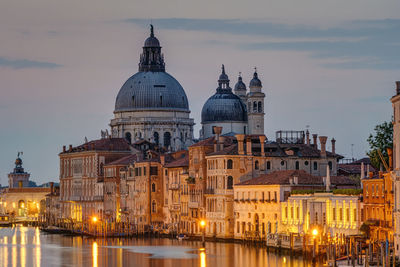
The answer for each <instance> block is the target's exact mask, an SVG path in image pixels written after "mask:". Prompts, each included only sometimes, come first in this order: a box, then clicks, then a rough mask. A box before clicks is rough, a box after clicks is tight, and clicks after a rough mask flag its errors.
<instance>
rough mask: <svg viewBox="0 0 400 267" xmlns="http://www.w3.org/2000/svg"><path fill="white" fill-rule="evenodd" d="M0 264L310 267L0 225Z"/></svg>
mask: <svg viewBox="0 0 400 267" xmlns="http://www.w3.org/2000/svg"><path fill="white" fill-rule="evenodd" d="M0 266H13V267H14V266H15V267H17V266H21V267H24V266H46V267H47V266H84V267H92V266H93V267H97V266H135V267H136V266H138V267H139V266H146V267H153V266H163V267H180V266H184V267H190V266H196V267H205V266H209V267H210V266H217V267H225V266H229V267H236V266H245V267H247V266H249V267H256V266H270V267H275V266H290V267H297V266H311V263H310V262H305V261H303V259H302V258H301V257H290V256H289V255H284V254H282V255H278V254H275V253H272V252H267V250H266V249H265V248H259V247H255V246H249V245H242V244H234V243H217V242H206V246H205V249H202V248H201V242H198V241H179V240H172V239H165V238H161V239H158V238H151V239H150V238H146V239H142V238H141V239H136V238H129V239H128V238H122V239H116V238H113V239H100V238H97V239H94V238H88V237H80V236H64V235H55V234H47V233H43V232H41V231H40V230H39V229H38V228H34V227H22V226H20V227H18V226H17V227H14V228H0Z"/></svg>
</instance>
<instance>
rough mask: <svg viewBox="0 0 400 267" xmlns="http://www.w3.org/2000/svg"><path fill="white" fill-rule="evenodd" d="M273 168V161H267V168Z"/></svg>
mask: <svg viewBox="0 0 400 267" xmlns="http://www.w3.org/2000/svg"><path fill="white" fill-rule="evenodd" d="M270 169H271V161H267V170H270Z"/></svg>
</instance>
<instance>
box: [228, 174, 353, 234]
mask: <svg viewBox="0 0 400 267" xmlns="http://www.w3.org/2000/svg"><path fill="white" fill-rule="evenodd" d="M356 186H357V185H356V183H355V182H354V181H352V180H351V179H347V178H345V177H337V176H329V175H328V176H327V177H321V176H313V175H311V174H309V173H307V172H305V171H304V170H282V171H274V172H272V173H269V174H263V175H260V176H259V177H257V178H254V179H251V180H248V181H244V182H241V183H239V184H236V185H235V186H234V197H235V199H234V200H235V203H234V214H235V220H236V226H235V228H236V229H235V238H239V239H247V238H262V239H265V238H266V237H267V236H270V237H271V234H282V233H283V234H288V233H303V231H300V229H301V227H303V225H300V222H301V224H302V223H304V222H303V219H302V220H301V221H300V222H299V221H298V220H297V221H293V218H294V215H293V213H291V215H293V218H291V217H288V214H287V210H288V208H289V210H290V211H293V208H292V207H295V208H297V207H298V204H293V202H296V201H297V200H296V201H295V200H293V197H292V195H293V194H296V192H308V193H310V192H314V191H321V190H326V189H327V188H329V190H331V189H336V188H341V189H344V188H346V189H348V188H351V189H354V188H356ZM306 196H307V195H306ZM307 197H308V196H307ZM314 202H316V201H314ZM304 207H305V208H307V207H308V206H307V205H305V206H304ZM296 212H297V213H296V218H299V216H300V217H302V218H303V217H304V216H305V215H306V214H308V213H307V212H306V211H305V210H301V209H300V210H299V209H296ZM314 214H315V213H313V216H314ZM320 217H321V218H322V217H324V215H323V213H320ZM313 219H314V221H311V223H313V222H315V221H316V222H318V218H314V217H313ZM319 222H320V223H323V222H324V220H322V219H321V220H320V221H319ZM293 224H294V225H293ZM309 225H310V221H308V224H307V226H304V227H305V229H307V230H308V228H309ZM293 228H294V229H293Z"/></svg>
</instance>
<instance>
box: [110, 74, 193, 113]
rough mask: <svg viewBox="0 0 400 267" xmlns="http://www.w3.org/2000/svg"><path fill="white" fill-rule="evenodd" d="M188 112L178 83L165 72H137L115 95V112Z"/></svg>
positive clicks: (183, 94) (186, 102) (183, 93)
mask: <svg viewBox="0 0 400 267" xmlns="http://www.w3.org/2000/svg"><path fill="white" fill-rule="evenodd" d="M165 109H172V110H180V111H189V104H188V100H187V97H186V94H185V91H184V90H183V88H182V86H181V85H180V84H179V82H178V81H177V80H176V79H175V78H174V77H172V76H171V75H169V74H168V73H166V72H151V71H148V72H138V73H136V74H135V75H133V76H132V77H130V78H129V79H128V80H127V81H126V82H125V84H124V85H123V86H122V88H121V90H119V93H118V95H117V100H116V102H115V111H114V112H118V111H134V110H165Z"/></svg>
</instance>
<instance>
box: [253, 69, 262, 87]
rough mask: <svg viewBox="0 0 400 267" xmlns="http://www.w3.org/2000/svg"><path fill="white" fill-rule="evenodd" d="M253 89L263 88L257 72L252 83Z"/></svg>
mask: <svg viewBox="0 0 400 267" xmlns="http://www.w3.org/2000/svg"><path fill="white" fill-rule="evenodd" d="M250 86H251V87H262V84H261V81H260V79H258V75H257V71H255V72H254V75H253V79H251V81H250Z"/></svg>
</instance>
